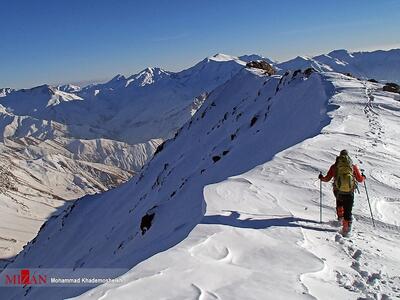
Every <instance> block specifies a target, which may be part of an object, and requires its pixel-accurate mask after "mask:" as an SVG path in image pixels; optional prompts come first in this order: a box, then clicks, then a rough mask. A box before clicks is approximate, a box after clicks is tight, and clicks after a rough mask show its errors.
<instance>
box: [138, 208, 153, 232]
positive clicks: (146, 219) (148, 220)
mask: <svg viewBox="0 0 400 300" xmlns="http://www.w3.org/2000/svg"><path fill="white" fill-rule="evenodd" d="M155 214H156V213H154V212H152V213H149V212H148V213H147V214H145V215H144V216H143V218H142V222H141V223H140V230H142V235H144V234H145V233H146V231H148V230H149V229H150V227H151V225H152V223H153V219H154V216H155Z"/></svg>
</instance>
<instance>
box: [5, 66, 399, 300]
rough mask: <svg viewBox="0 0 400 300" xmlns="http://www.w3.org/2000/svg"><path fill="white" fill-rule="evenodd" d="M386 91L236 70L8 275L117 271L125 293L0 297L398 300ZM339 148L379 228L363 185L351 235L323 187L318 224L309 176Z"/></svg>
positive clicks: (393, 122)
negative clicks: (144, 159)
mask: <svg viewBox="0 0 400 300" xmlns="http://www.w3.org/2000/svg"><path fill="white" fill-rule="evenodd" d="M381 89H382V85H381V84H373V83H370V82H365V81H359V80H357V79H354V78H352V77H347V76H345V75H342V74H338V73H329V72H328V73H312V74H311V75H310V76H309V77H307V76H305V75H304V74H303V73H301V72H296V73H293V72H289V73H288V74H287V75H286V76H283V77H280V76H272V77H269V76H266V75H264V73H263V72H261V71H259V70H255V69H253V70H248V69H242V70H241V71H240V72H239V73H238V74H237V75H235V76H233V78H232V79H231V80H229V81H228V82H227V83H225V84H223V85H221V86H220V87H218V88H216V89H215V90H214V91H213V92H212V93H210V94H209V95H208V97H207V99H206V100H205V102H204V104H203V105H202V106H201V107H200V109H199V110H198V111H197V112H196V113H195V115H194V116H193V117H192V119H191V120H190V121H188V122H187V123H186V124H185V125H184V126H183V127H182V128H181V129H180V130H179V131H178V133H177V134H176V136H175V137H174V138H173V139H171V140H169V141H167V142H165V143H164V144H163V145H162V146H160V147H159V148H158V151H157V152H156V154H155V156H154V157H153V159H152V160H151V161H150V162H149V163H148V164H147V165H146V166H145V168H144V169H143V170H142V172H141V173H140V175H138V176H135V177H134V178H132V179H131V180H130V181H128V182H127V183H125V184H122V185H121V186H120V187H118V188H115V189H112V190H110V191H107V192H105V193H103V194H100V195H95V196H85V197H83V198H82V199H80V200H78V201H75V202H74V204H73V205H72V206H69V207H68V208H66V209H65V211H64V212H62V213H61V214H60V215H59V216H57V217H53V218H51V219H49V220H48V221H47V222H46V223H45V225H44V226H43V227H42V228H41V230H40V232H39V234H38V236H37V237H36V238H35V239H34V240H33V241H32V242H30V243H29V244H28V245H27V246H26V247H25V248H24V250H23V251H22V252H21V253H20V254H19V255H18V256H17V257H16V258H15V260H14V261H13V262H11V263H9V264H8V266H7V269H14V268H43V269H51V268H74V269H75V268H110V269H111V268H113V269H125V270H126V272H125V271H124V272H125V273H124V272H121V274H120V275H121V279H122V280H123V282H122V283H120V284H115V283H114V284H104V285H100V286H98V287H96V288H93V289H90V288H89V287H85V286H79V287H76V286H75V287H54V288H44V287H42V288H41V287H35V286H30V287H29V286H25V287H19V288H16V287H15V288H1V289H0V298H1V299H64V298H71V297H75V298H74V299H315V298H317V299H395V298H396V297H398V296H399V294H400V250H399V249H398V243H399V241H400V232H399V227H398V226H399V224H398V222H399V221H398V216H399V212H400V205H399V204H400V199H399V187H398V186H399V185H398V183H399V180H400V177H399V173H398V170H399V167H400V154H399V149H400V135H399V133H400V128H399V126H400V125H399V115H400V102H399V101H397V100H394V98H395V97H396V95H395V94H393V93H387V92H382V91H381ZM343 148H345V149H347V150H348V151H349V152H350V154H351V156H352V157H353V160H354V162H355V163H356V164H358V165H359V166H360V167H361V168H364V169H365V170H366V171H365V174H366V176H367V186H368V188H369V190H368V191H369V196H370V201H371V206H372V212H373V213H374V217H375V223H376V228H373V226H372V222H371V220H370V213H369V208H368V203H367V200H366V197H365V191H364V190H363V186H360V191H361V194H360V195H359V194H357V195H356V200H355V207H354V219H355V220H354V224H353V233H352V235H351V237H349V238H343V237H342V236H341V235H340V234H339V233H338V230H339V228H338V227H337V226H335V224H334V222H333V221H334V220H335V207H334V205H335V204H334V199H333V194H332V191H331V186H330V184H324V186H323V223H322V224H320V223H319V180H318V179H317V176H318V173H319V171H320V170H322V171H324V173H326V171H327V170H328V168H329V166H330V165H331V164H332V163H333V162H334V160H335V157H336V155H337V154H338V153H339V151H340V150H342V149H343ZM146 216H147V217H146ZM151 216H152V217H153V219H152V220H151V222H150V224H147V227H148V229H147V231H144V230H143V231H142V228H141V227H143V226H141V225H143V221H144V220H147V221H149V219H151ZM143 217H145V218H143ZM73 272H75V271H73ZM73 272H72V273H71V274H69V275H70V276H73Z"/></svg>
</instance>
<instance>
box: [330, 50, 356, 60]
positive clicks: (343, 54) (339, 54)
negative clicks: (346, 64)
mask: <svg viewBox="0 0 400 300" xmlns="http://www.w3.org/2000/svg"><path fill="white" fill-rule="evenodd" d="M328 55H329V56H330V57H334V58H338V59H343V58H349V57H354V56H353V55H352V53H350V52H349V51H347V50H346V49H338V50H333V51H331V52H329V53H328Z"/></svg>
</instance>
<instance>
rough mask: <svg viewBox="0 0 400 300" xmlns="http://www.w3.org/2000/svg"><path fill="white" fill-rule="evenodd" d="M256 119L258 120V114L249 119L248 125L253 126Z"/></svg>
mask: <svg viewBox="0 0 400 300" xmlns="http://www.w3.org/2000/svg"><path fill="white" fill-rule="evenodd" d="M257 120H258V116H254V117H253V118H252V119H251V121H250V127H253V126H254V124H256V122H257Z"/></svg>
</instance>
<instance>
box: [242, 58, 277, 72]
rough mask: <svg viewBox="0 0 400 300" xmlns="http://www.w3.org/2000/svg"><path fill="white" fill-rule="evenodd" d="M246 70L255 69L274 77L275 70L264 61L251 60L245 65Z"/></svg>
mask: <svg viewBox="0 0 400 300" xmlns="http://www.w3.org/2000/svg"><path fill="white" fill-rule="evenodd" d="M246 68H257V69H261V70H264V71H265V72H266V73H267V74H268V75H270V76H271V75H274V74H275V73H276V70H275V69H274V68H273V67H272V66H271V65H270V64H269V63H267V62H266V61H264V60H253V61H251V62H248V63H247V64H246Z"/></svg>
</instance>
